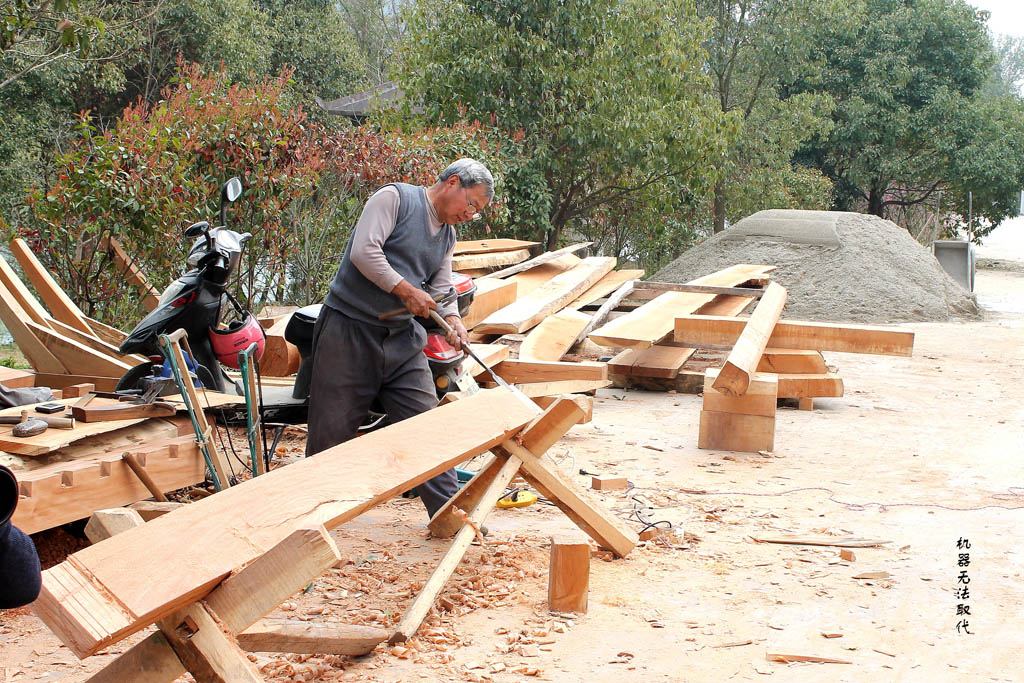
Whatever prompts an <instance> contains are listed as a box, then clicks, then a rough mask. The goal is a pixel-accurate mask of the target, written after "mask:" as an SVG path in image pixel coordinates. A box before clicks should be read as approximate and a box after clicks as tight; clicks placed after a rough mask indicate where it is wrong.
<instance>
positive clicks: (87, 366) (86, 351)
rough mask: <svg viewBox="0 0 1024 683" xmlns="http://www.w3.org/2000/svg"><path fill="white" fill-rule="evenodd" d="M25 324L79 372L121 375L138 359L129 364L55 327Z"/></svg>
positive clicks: (67, 365)
mask: <svg viewBox="0 0 1024 683" xmlns="http://www.w3.org/2000/svg"><path fill="white" fill-rule="evenodd" d="M25 326H26V327H27V328H28V329H29V331H31V332H32V334H33V336H35V338H36V339H38V340H39V341H40V343H42V344H43V345H44V346H45V347H46V348H47V350H49V351H50V352H52V353H53V355H54V356H56V357H57V358H58V359H60V362H61V364H63V365H64V366H65V367H67V368H73V369H74V370H75V372H77V373H80V374H83V375H99V376H101V377H121V376H122V375H124V373H126V372H128V371H129V370H130V369H132V367H134V366H135V365H136V364H137V362H136V361H133V362H132V363H131V364H128V363H127V362H125V361H123V360H119V359H117V358H114V357H113V356H108V355H107V354H105V353H101V352H99V351H94V350H92V349H91V348H89V347H88V346H86V345H85V344H83V343H81V342H79V341H76V340H74V339H71V338H70V337H65V336H64V335H63V334H61V333H60V332H57V331H56V330H54V329H53V328H50V327H44V326H42V325H37V324H36V323H34V322H31V321H30V322H27V323H25Z"/></svg>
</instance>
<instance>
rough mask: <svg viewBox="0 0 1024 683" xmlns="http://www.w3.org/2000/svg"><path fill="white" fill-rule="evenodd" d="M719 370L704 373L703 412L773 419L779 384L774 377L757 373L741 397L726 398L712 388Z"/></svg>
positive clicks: (710, 369)
mask: <svg viewBox="0 0 1024 683" xmlns="http://www.w3.org/2000/svg"><path fill="white" fill-rule="evenodd" d="M720 372H721V369H720V368H708V369H707V370H706V371H705V373H704V405H703V409H704V410H709V411H714V412H720V413H735V414H739V415H763V416H765V417H774V416H775V412H776V409H777V406H778V394H779V382H778V379H777V376H776V375H772V374H764V373H758V374H755V375H754V376H753V379H751V380H750V384H749V386H748V387H747V390H746V393H744V394H743V395H742V396H735V397H734V396H728V395H726V394H724V393H722V392H720V391H718V390H717V389H715V387H714V382H715V380H716V379H717V378H718V377H719V376H720V375H719V373H720Z"/></svg>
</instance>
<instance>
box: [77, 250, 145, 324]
mask: <svg viewBox="0 0 1024 683" xmlns="http://www.w3.org/2000/svg"><path fill="white" fill-rule="evenodd" d="M100 247H101V248H102V249H104V250H105V251H106V252H107V254H109V255H110V258H111V259H113V261H114V265H115V266H116V267H117V269H118V270H119V271H120V272H121V273H122V274H123V275H124V277H125V278H126V279H127V280H128V282H130V283H132V284H133V285H135V286H136V287H137V288H138V290H139V293H140V294H141V295H142V305H143V306H145V307H146V310H147V311H152V310H153V309H154V308H156V307H157V305H158V304H159V299H160V292H158V291H157V290H156V288H155V287H153V285H151V284H149V280H147V279H146V276H145V275H143V274H142V271H141V270H139V267H138V266H137V265H135V261H133V260H132V258H131V257H130V256H128V254H127V252H125V250H124V247H122V246H121V243H120V242H118V241H117V238H115V237H111V236H110V235H107V236H105V237H104V238H103V240H102V241H101V242H100ZM89 326H90V327H92V323H91V322H90V324H89ZM93 329H95V328H93Z"/></svg>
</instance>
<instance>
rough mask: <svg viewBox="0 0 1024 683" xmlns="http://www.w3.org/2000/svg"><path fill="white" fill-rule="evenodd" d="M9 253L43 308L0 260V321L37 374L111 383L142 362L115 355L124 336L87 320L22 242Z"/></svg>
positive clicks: (15, 242) (94, 321)
mask: <svg viewBox="0 0 1024 683" xmlns="http://www.w3.org/2000/svg"><path fill="white" fill-rule="evenodd" d="M11 252H12V253H13V254H14V256H15V258H16V259H17V260H18V263H19V264H20V265H21V268H22V270H23V271H24V273H25V276H26V277H27V278H28V280H29V281H30V282H31V283H32V286H33V287H35V290H36V291H37V292H38V293H39V296H40V298H42V299H43V302H44V303H45V304H46V307H45V308H44V307H43V304H41V303H40V302H39V300H38V299H36V298H35V296H34V295H33V294H32V292H31V291H29V289H28V287H27V286H26V285H25V283H23V282H22V281H21V279H20V278H19V277H18V275H17V274H16V273H15V272H14V270H13V269H12V268H11V267H10V265H9V264H8V263H7V261H6V260H4V259H0V320H3V323H4V326H5V327H6V328H7V330H8V331H9V332H10V334H11V336H12V337H13V338H14V341H15V343H16V344H17V345H18V348H19V349H20V350H21V352H22V354H23V355H24V356H25V358H26V359H27V360H28V362H29V364H30V365H31V366H32V368H33V369H34V370H35V371H36V372H37V373H42V374H45V375H58V376H60V375H77V376H80V377H105V378H114V379H115V381H116V379H117V378H120V377H121V376H122V375H124V373H125V372H127V371H128V370H129V369H131V368H132V367H133V366H135V365H138V364H140V363H144V362H146V359H145V358H143V357H141V356H136V355H126V354H122V353H120V352H119V351H118V349H117V344H120V343H121V341H123V339H124V333H122V332H120V331H119V330H116V329H114V328H112V327H109V326H108V325H104V324H103V323H101V322H99V321H97V320H93V319H92V318H89V317H88V316H86V315H85V314H84V313H83V312H82V310H81V309H80V308H78V306H76V305H75V303H74V302H73V301H72V300H71V299H70V298H69V297H68V296H67V294H66V293H65V292H64V290H63V289H61V287H60V285H58V284H57V282H56V280H54V279H53V276H52V275H51V274H50V273H49V272H48V271H47V270H46V268H45V267H44V266H43V265H42V264H41V263H40V262H39V260H38V259H37V258H36V256H35V254H33V253H32V251H31V249H29V247H28V245H27V244H26V243H25V241H24V240H21V239H15V240H14V241H12V242H11ZM83 381H88V380H83ZM77 383H80V382H77V381H76V382H69V384H77Z"/></svg>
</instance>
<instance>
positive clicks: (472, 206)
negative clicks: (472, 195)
mask: <svg viewBox="0 0 1024 683" xmlns="http://www.w3.org/2000/svg"><path fill="white" fill-rule="evenodd" d="M462 189H463V190H464V191H465V193H466V206H468V207H469V210H470V211H472V212H473V215H472V216H470V218H469V220H471V221H475V220H478V219H479V218H480V209H478V208H476V204H474V203H473V202H471V201H469V188H468V187H463V188H462Z"/></svg>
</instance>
